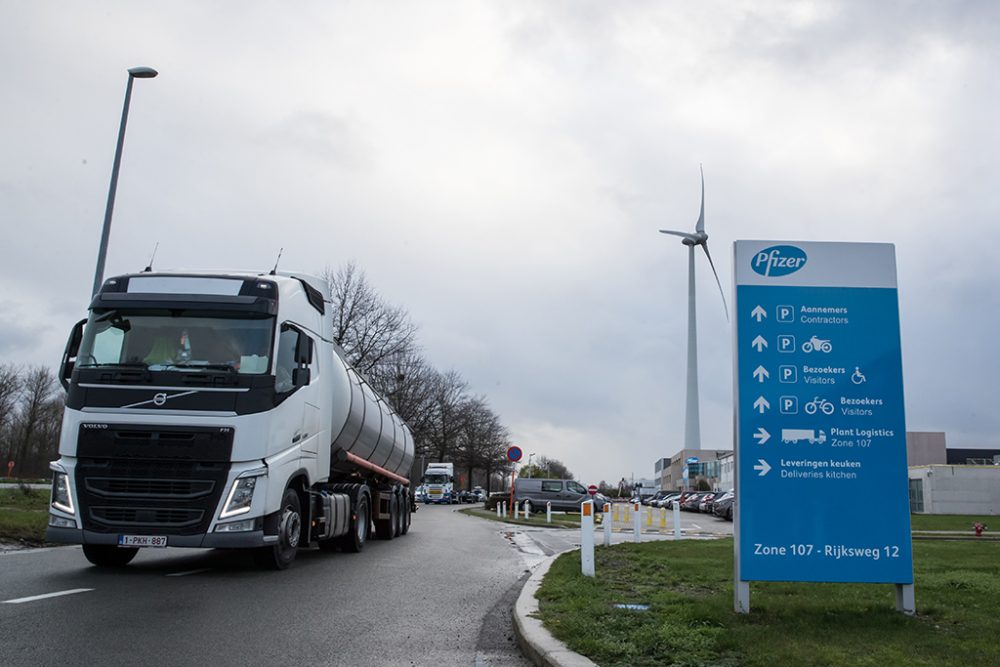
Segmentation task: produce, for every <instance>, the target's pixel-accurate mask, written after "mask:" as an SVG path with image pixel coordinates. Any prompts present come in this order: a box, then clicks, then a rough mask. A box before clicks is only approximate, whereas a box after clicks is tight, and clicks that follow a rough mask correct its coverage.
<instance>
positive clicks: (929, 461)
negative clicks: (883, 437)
mask: <svg viewBox="0 0 1000 667" xmlns="http://www.w3.org/2000/svg"><path fill="white" fill-rule="evenodd" d="M947 452H948V448H947V446H946V445H945V441H944V433H942V432H939V431H930V432H929V431H907V432H906V465H908V466H929V465H935V464H939V463H948V462H949V461H948V453H947Z"/></svg>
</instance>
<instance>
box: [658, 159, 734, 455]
mask: <svg viewBox="0 0 1000 667" xmlns="http://www.w3.org/2000/svg"><path fill="white" fill-rule="evenodd" d="M699 169H701V167H700V166H699ZM660 233H661V234H671V235H673V236H679V237H681V243H683V244H684V245H686V246H687V247H688V358H687V406H686V410H685V414H684V449H701V422H700V417H699V414H698V324H697V321H696V317H695V296H694V255H695V248H696V247H697V246H701V249H702V250H704V251H705V257H707V258H708V265H709V266H711V267H712V274H713V275H715V282H716V284H717V285H718V286H719V294H721V295H722V308H723V309H724V310H725V312H726V321H727V322H728V321H729V308H728V307H727V306H726V294H725V292H723V291H722V282H721V281H719V274H718V272H716V270H715V263H714V262H713V261H712V255H711V254H710V253H709V252H708V234H706V233H705V172H704V170H701V212H700V213H699V215H698V222H696V223H695V226H694V233H693V234H692V233H690V232H678V231H674V230H670V229H661V230H660Z"/></svg>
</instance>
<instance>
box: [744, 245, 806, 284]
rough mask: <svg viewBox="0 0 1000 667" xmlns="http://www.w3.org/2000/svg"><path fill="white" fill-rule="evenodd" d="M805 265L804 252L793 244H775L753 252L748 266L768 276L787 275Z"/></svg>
mask: <svg viewBox="0 0 1000 667" xmlns="http://www.w3.org/2000/svg"><path fill="white" fill-rule="evenodd" d="M805 265H806V253H805V251H804V250H802V248H796V247H795V246H793V245H775V246H771V247H770V248H765V249H764V250H761V251H759V252H757V253H754V256H753V259H751V260H750V268H752V269H753V270H754V271H755V272H756V273H759V274H760V275H762V276H767V277H769V278H771V277H776V276H787V275H788V274H789V273H795V272H796V271H798V270H799V269H801V268H802V267H803V266H805Z"/></svg>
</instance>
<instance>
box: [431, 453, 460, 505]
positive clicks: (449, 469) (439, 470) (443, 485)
mask: <svg viewBox="0 0 1000 667" xmlns="http://www.w3.org/2000/svg"><path fill="white" fill-rule="evenodd" d="M423 484H424V489H425V490H424V494H425V495H424V498H425V499H426V502H428V503H445V504H452V503H457V502H458V494H457V492H456V491H455V464H454V463H445V462H439V463H428V464H427V469H426V470H424V478H423Z"/></svg>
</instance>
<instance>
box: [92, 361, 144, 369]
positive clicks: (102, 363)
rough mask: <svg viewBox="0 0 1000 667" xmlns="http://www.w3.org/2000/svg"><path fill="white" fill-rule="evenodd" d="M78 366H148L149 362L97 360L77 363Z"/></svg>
mask: <svg viewBox="0 0 1000 667" xmlns="http://www.w3.org/2000/svg"><path fill="white" fill-rule="evenodd" d="M78 366H79V367H80V368H143V369H145V368H149V364H146V363H143V362H141V361H122V362H118V363H111V362H109V361H97V362H94V363H90V364H78Z"/></svg>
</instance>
